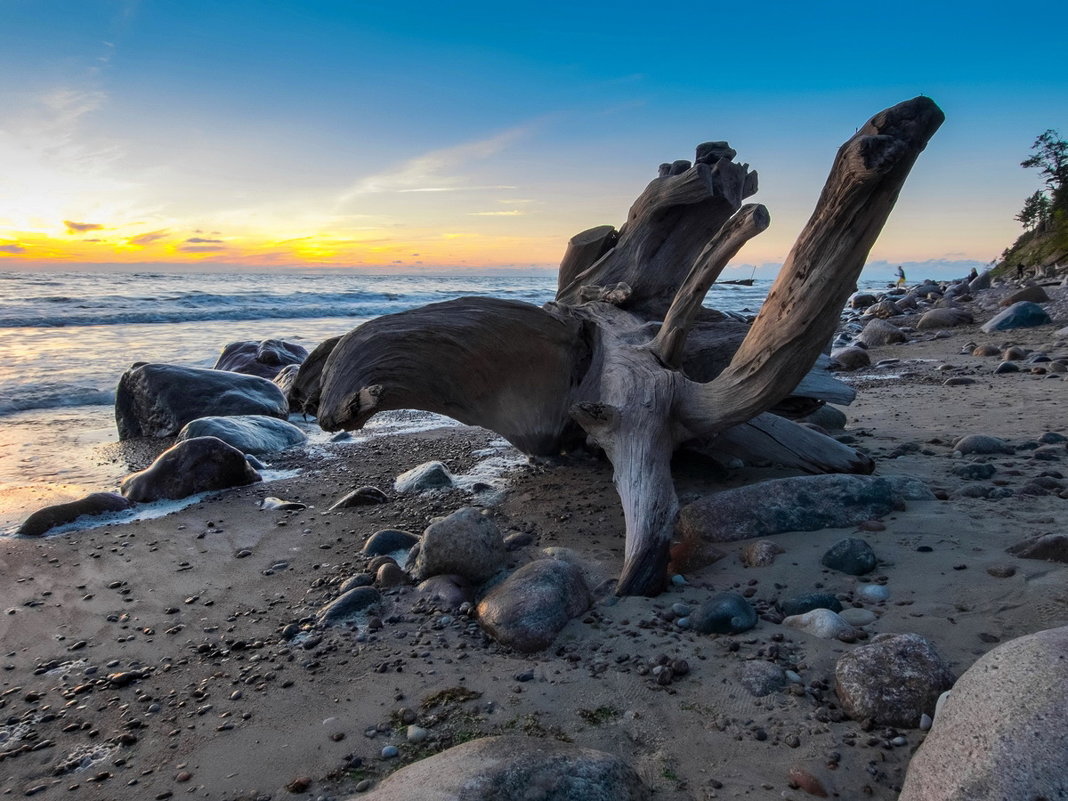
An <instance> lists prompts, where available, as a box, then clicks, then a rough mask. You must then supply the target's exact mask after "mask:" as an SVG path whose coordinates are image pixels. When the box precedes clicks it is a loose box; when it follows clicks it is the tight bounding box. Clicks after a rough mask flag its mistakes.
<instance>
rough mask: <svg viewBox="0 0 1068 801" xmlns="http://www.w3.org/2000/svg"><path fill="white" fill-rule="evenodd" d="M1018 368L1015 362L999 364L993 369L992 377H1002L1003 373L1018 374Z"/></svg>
mask: <svg viewBox="0 0 1068 801" xmlns="http://www.w3.org/2000/svg"><path fill="white" fill-rule="evenodd" d="M1018 372H1020V367H1019V365H1017V364H1016V363H1015V362H1001V363H1000V364H999V365H998V366H997V367H995V368H994V375H1004V374H1005V373H1018Z"/></svg>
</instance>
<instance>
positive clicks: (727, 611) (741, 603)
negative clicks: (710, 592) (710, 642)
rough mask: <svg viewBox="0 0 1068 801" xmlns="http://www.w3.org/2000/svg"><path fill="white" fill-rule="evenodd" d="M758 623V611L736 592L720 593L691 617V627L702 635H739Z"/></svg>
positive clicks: (702, 605)
mask: <svg viewBox="0 0 1068 801" xmlns="http://www.w3.org/2000/svg"><path fill="white" fill-rule="evenodd" d="M756 623H757V613H756V610H755V609H754V608H753V607H752V605H751V604H750V603H749V602H748V601H747V600H745V598H743V597H742V596H741V595H739V594H738V593H736V592H721V593H718V594H717V595H714V596H712V597H711V598H709V599H708V600H707V601H705V602H703V603H702V604H701V605H700V606H698V607H697V609H696V610H695V611H694V612H693V614H691V615H690V626H691V627H693V629H694V630H695V631H699V632H701V633H702V634H739V633H741V632H743V631H748V630H749V629H751V628H753V626H755V625H756Z"/></svg>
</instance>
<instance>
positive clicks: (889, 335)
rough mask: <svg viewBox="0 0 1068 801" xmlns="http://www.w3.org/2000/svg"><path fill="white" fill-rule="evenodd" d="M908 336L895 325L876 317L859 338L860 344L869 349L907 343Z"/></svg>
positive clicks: (870, 321)
mask: <svg viewBox="0 0 1068 801" xmlns="http://www.w3.org/2000/svg"><path fill="white" fill-rule="evenodd" d="M907 340H908V336H907V335H906V334H905V332H904V331H902V330H901V329H900V328H898V327H897V326H896V325H894V324H893V323H889V322H887V321H886V320H883V319H881V318H879V317H874V318H872V319H871V320H869V321H868V324H867V325H865V326H864V330H863V331H861V332H860V335H859V336H858V337H857V341H858V342H863V343H864V344H865V345H867V346H868V347H869V348H876V347H882V346H884V345H895V344H897V343H899V342H906V341H907Z"/></svg>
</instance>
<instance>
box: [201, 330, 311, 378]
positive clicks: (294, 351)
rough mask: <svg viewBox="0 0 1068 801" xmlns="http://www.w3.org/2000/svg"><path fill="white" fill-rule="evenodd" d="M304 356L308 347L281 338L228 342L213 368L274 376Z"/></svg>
mask: <svg viewBox="0 0 1068 801" xmlns="http://www.w3.org/2000/svg"><path fill="white" fill-rule="evenodd" d="M307 358H308V349H307V348H305V347H303V346H302V345H296V344H294V343H292V342H283V341H282V340H280V339H265V340H263V341H262V342H254V341H246V342H231V343H230V344H229V345H227V346H226V347H225V348H223V352H222V353H221V354H220V355H219V359H218V361H216V362H215V367H214V368H213V369H215V370H230V371H231V372H234V373H244V374H245V375H258V376H259V377H260V378H267V379H273V378H274V377H275V376H276V375H278V373H279V371H280V370H281V369H282V368H283V367H285V366H286V365H290V364H300V363H301V362H303V361H304V360H305V359H307Z"/></svg>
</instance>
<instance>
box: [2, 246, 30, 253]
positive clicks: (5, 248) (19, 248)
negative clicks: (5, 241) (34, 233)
mask: <svg viewBox="0 0 1068 801" xmlns="http://www.w3.org/2000/svg"><path fill="white" fill-rule="evenodd" d="M25 252H26V248H24V247H23V246H22V245H0V253H25Z"/></svg>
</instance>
